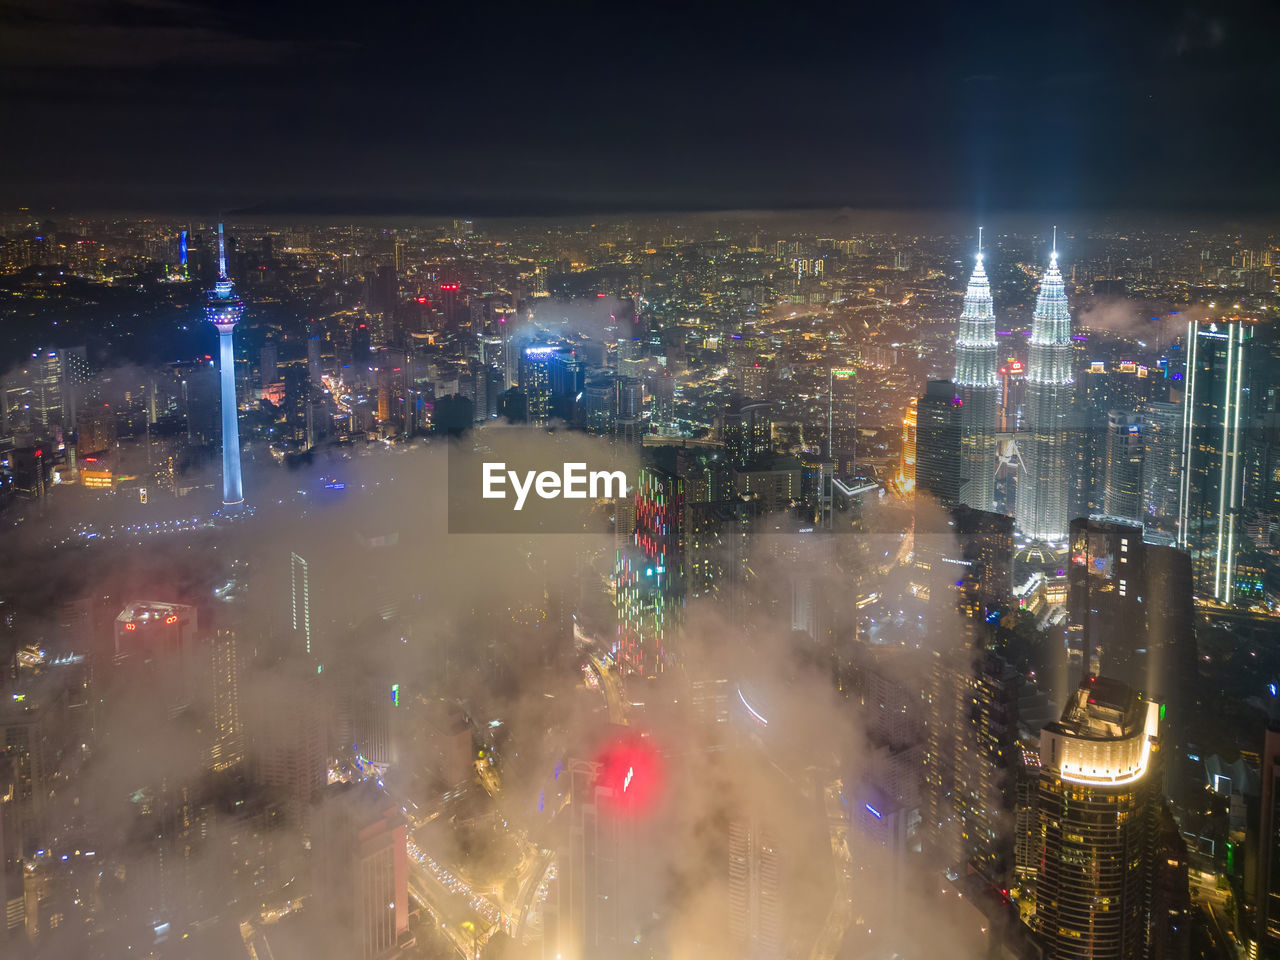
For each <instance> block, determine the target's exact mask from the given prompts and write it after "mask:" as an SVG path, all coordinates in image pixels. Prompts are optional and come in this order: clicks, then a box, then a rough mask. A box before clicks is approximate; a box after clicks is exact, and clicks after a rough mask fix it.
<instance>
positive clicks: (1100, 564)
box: [1067, 517, 1172, 689]
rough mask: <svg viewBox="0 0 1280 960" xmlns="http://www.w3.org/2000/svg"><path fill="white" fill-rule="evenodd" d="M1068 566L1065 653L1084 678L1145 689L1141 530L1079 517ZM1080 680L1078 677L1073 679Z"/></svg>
mask: <svg viewBox="0 0 1280 960" xmlns="http://www.w3.org/2000/svg"><path fill="white" fill-rule="evenodd" d="M1070 546H1071V562H1070V563H1069V564H1068V565H1067V615H1068V626H1067V651H1068V656H1069V658H1070V660H1071V661H1072V663H1073V665H1074V666H1076V667H1077V668H1080V667H1082V668H1083V671H1084V672H1085V673H1093V674H1096V673H1099V672H1103V673H1106V675H1107V676H1109V677H1111V678H1112V679H1115V680H1120V681H1123V682H1124V683H1127V684H1131V685H1132V686H1134V688H1135V689H1147V684H1146V679H1147V678H1146V668H1147V664H1146V659H1147V652H1148V651H1147V637H1146V633H1147V607H1146V603H1147V600H1149V601H1152V602H1155V603H1160V602H1172V598H1166V597H1150V595H1147V600H1144V594H1147V591H1146V586H1147V567H1146V561H1147V556H1146V545H1145V544H1144V543H1143V540H1142V528H1141V527H1139V526H1137V525H1136V524H1133V525H1130V524H1124V523H1117V522H1113V521H1111V520H1110V519H1107V520H1092V519H1088V518H1085V517H1077V518H1076V519H1075V520H1072V521H1071V535H1070ZM1077 675H1079V674H1077Z"/></svg>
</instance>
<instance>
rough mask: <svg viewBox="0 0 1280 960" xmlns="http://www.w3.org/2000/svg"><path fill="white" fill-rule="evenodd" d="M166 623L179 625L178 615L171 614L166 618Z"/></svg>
mask: <svg viewBox="0 0 1280 960" xmlns="http://www.w3.org/2000/svg"><path fill="white" fill-rule="evenodd" d="M164 622H165V623H177V622H178V617H177V615H176V614H172V613H171V614H169V616H167V617H165V618H164Z"/></svg>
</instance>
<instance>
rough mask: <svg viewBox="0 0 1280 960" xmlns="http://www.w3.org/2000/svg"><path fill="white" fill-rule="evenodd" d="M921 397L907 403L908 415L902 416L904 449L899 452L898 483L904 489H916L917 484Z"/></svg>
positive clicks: (913, 398)
mask: <svg viewBox="0 0 1280 960" xmlns="http://www.w3.org/2000/svg"><path fill="white" fill-rule="evenodd" d="M919 404H920V398H919V397H912V398H911V400H910V401H909V402H908V403H907V413H906V416H904V417H903V418H902V451H901V453H899V454H898V484H899V485H900V486H901V487H902V489H903V490H914V489H915V485H916V442H917V440H916V431H917V429H918V424H919V420H918V417H919Z"/></svg>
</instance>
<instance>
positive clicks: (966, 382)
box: [955, 230, 999, 510]
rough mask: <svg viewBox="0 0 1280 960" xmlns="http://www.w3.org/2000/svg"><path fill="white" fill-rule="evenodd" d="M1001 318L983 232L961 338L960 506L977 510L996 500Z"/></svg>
mask: <svg viewBox="0 0 1280 960" xmlns="http://www.w3.org/2000/svg"><path fill="white" fill-rule="evenodd" d="M997 349H998V345H997V343H996V317H995V311H994V309H993V308H992V304H991V283H990V282H989V281H988V280H987V272H986V270H985V269H984V268H983V266H982V231H981V230H979V231H978V257H977V265H976V266H975V267H974V270H973V276H972V277H971V278H970V279H969V289H968V290H967V291H966V292H965V295H964V311H963V312H962V313H961V314H960V330H959V334H958V336H957V338H956V378H955V390H956V395H957V396H958V397H959V398H960V401H961V407H960V458H961V462H960V502H961V503H963V504H964V505H965V506H966V507H972V508H973V509H975V510H990V509H991V507H992V504H993V503H994V501H995V479H996V437H995V434H996V413H997V406H998V403H997V400H998V393H999V383H998V381H997V380H996V369H997V367H998V363H997V361H996V351H997Z"/></svg>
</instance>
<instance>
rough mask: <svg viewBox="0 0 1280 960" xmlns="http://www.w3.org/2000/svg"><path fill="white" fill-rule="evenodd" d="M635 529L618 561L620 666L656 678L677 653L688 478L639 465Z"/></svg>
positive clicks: (618, 650) (682, 601)
mask: <svg viewBox="0 0 1280 960" xmlns="http://www.w3.org/2000/svg"><path fill="white" fill-rule="evenodd" d="M633 501H634V503H635V533H634V534H633V535H632V538H631V542H630V543H629V544H628V545H627V546H626V547H624V548H621V549H619V551H618V554H617V561H616V598H617V600H616V602H617V607H618V635H617V644H616V646H615V649H614V651H613V653H614V657H615V659H616V660H617V662H618V666H619V668H620V669H621V670H622V671H623V672H625V673H628V674H638V675H639V676H641V677H649V676H655V675H657V674H659V673H661V672H662V670H663V669H664V668H665V667H666V666H667V665H668V664H669V663H670V662H671V660H672V657H673V655H674V651H672V650H671V649H670V647H669V643H670V641H671V639H672V637H673V635H674V632H675V631H676V630H677V629H678V628H679V626H680V623H681V620H682V615H683V610H684V596H685V594H684V590H685V583H684V575H685V569H684V565H685V540H686V530H685V525H686V522H687V519H688V517H687V507H686V503H685V486H684V479H683V478H682V477H680V476H677V475H675V474H672V473H668V472H666V471H664V470H660V469H658V468H656V467H651V466H646V467H643V468H641V470H640V475H639V477H638V479H637V481H636V490H635V495H634V497H633Z"/></svg>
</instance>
